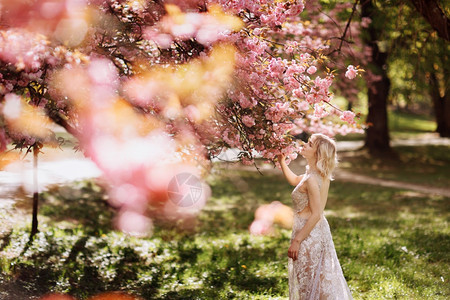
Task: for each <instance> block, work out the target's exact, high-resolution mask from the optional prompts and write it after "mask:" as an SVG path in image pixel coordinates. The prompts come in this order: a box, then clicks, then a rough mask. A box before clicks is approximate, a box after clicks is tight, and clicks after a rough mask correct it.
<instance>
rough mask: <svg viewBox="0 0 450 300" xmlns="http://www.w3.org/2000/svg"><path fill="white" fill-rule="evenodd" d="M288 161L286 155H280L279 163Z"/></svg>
mask: <svg viewBox="0 0 450 300" xmlns="http://www.w3.org/2000/svg"><path fill="white" fill-rule="evenodd" d="M285 159H286V156H285V155H283V154H279V155H278V161H279V162H282V161H284V160H285Z"/></svg>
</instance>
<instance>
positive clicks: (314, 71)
mask: <svg viewBox="0 0 450 300" xmlns="http://www.w3.org/2000/svg"><path fill="white" fill-rule="evenodd" d="M316 71H317V68H316V67H315V66H311V67H309V68H308V70H306V72H307V73H308V74H310V75H312V74H314V73H316Z"/></svg>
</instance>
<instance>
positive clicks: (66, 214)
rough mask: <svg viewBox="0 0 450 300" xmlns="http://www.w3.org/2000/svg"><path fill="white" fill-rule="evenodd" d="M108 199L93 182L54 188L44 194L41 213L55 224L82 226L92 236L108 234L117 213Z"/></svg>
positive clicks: (42, 195) (41, 198) (41, 200)
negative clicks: (65, 223) (64, 222)
mask: <svg viewBox="0 0 450 300" xmlns="http://www.w3.org/2000/svg"><path fill="white" fill-rule="evenodd" d="M105 197H106V196H105V191H104V190H103V189H102V188H101V187H100V186H98V185H97V184H96V183H95V182H94V181H81V182H76V183H72V184H70V185H59V186H54V187H53V188H51V189H49V190H48V191H46V192H44V193H43V194H41V196H40V208H39V214H40V215H42V216H45V217H48V218H49V219H50V221H51V222H52V223H54V224H56V223H60V222H63V221H66V222H67V223H70V224H75V225H81V226H83V227H84V228H85V230H86V231H87V232H89V233H91V234H101V233H105V232H108V231H110V230H112V218H113V217H114V213H115V210H114V209H113V208H112V207H111V206H109V205H108V203H107V202H106V198H105Z"/></svg>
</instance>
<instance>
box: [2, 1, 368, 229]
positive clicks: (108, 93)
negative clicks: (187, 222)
mask: <svg viewBox="0 0 450 300" xmlns="http://www.w3.org/2000/svg"><path fill="white" fill-rule="evenodd" d="M315 5H316V6H311V10H310V14H306V16H305V17H303V15H305V13H303V11H304V10H305V5H304V3H303V2H302V1H294V0H286V1H245V0H239V1H237V0H234V1H221V0H217V1H212V0H211V1H200V0H190V1H175V0H173V1H143V0H142V1H139V0H135V1H125V0H108V1H107V0H104V1H101V0H91V1H88V0H34V1H26V0H19V1H14V2H11V1H2V2H1V21H0V22H1V39H0V64H1V70H0V94H1V95H2V100H1V103H0V105H1V112H2V114H1V117H0V150H1V151H5V150H6V148H7V145H8V143H13V145H15V147H16V148H20V149H22V148H26V149H28V150H30V151H31V149H35V150H36V149H39V148H40V147H42V145H44V144H56V143H57V140H56V139H55V138H54V134H53V133H52V132H51V130H50V126H49V124H51V123H52V122H53V123H55V124H58V125H60V126H62V127H64V128H65V129H66V130H67V131H68V132H69V133H71V134H72V135H73V136H74V137H76V138H77V140H78V141H79V143H80V148H81V149H82V151H83V152H84V153H85V155H86V156H88V157H90V158H91V159H92V160H93V161H94V162H95V163H96V164H97V165H98V167H99V168H100V169H101V170H102V171H103V173H104V178H105V179H106V181H107V182H108V183H109V187H108V193H109V196H110V197H109V198H110V203H111V205H114V206H116V207H118V209H119V214H118V218H117V224H118V226H119V227H120V228H121V229H123V230H125V231H127V232H131V233H138V234H139V233H140V234H146V233H148V232H150V231H151V227H152V221H151V218H150V216H151V213H150V211H156V212H157V214H160V213H162V214H164V215H165V216H167V217H180V216H181V217H183V216H187V215H192V214H195V213H197V212H198V211H199V210H200V209H201V208H202V206H203V205H204V203H205V199H206V198H207V197H208V194H209V192H208V188H207V186H206V185H205V184H204V183H203V184H202V191H203V193H202V195H201V199H198V201H196V203H195V205H192V206H190V207H189V208H186V207H180V206H179V205H178V206H177V205H176V204H174V203H173V201H168V200H169V198H170V197H169V193H168V192H167V188H168V186H169V183H170V182H171V180H173V178H175V176H176V175H177V174H180V173H183V172H187V173H190V174H194V175H195V176H198V177H199V178H202V177H203V175H204V174H206V173H207V172H208V170H209V168H210V158H212V157H214V156H216V155H218V154H219V153H220V152H221V151H222V149H224V148H230V147H231V148H237V149H239V151H240V154H239V158H240V160H241V161H242V163H244V164H252V163H254V153H255V152H257V153H259V154H260V155H261V156H262V157H263V158H264V159H265V160H266V161H267V162H269V163H273V164H275V165H277V164H278V162H277V161H276V159H275V158H276V157H277V155H279V154H281V153H282V154H285V155H287V156H288V162H289V161H290V160H292V159H295V158H296V155H297V154H296V151H297V150H298V147H299V144H298V142H297V141H296V139H295V138H294V136H295V135H297V134H299V133H301V132H309V133H313V132H322V133H325V134H328V135H335V134H337V133H340V134H346V133H348V132H353V131H361V130H362V129H361V127H360V125H359V124H357V123H356V121H355V114H354V113H353V112H351V111H343V110H342V109H341V108H339V107H337V106H336V105H335V104H333V95H334V93H333V88H332V87H333V82H334V79H335V78H336V77H337V76H338V77H339V78H345V80H346V82H351V81H350V80H351V79H353V78H355V77H356V76H357V75H359V74H360V73H361V71H362V70H361V69H360V68H358V67H357V65H358V63H357V62H353V61H352V60H355V58H351V59H350V60H348V59H347V58H346V55H345V51H347V52H349V51H351V48H349V47H348V45H347V44H348V41H347V40H348V39H349V38H348V36H347V33H348V32H350V31H349V30H350V29H349V28H352V29H351V30H353V31H355V33H356V30H358V26H359V25H358V24H359V22H354V23H347V24H349V25H348V26H347V27H346V29H345V30H344V31H339V30H340V29H339V28H340V26H339V24H336V21H334V22H335V23H333V25H332V27H330V24H332V22H331V21H329V22H328V21H327V22H321V18H319V17H317V16H318V15H321V13H318V11H319V9H320V7H319V6H318V5H317V4H315ZM355 5H356V3H355ZM352 7H353V10H352ZM340 10H346V11H347V13H350V14H351V15H353V13H354V11H355V6H352V5H350V6H348V5H341V6H339V7H337V8H336V11H340ZM306 13H308V10H307V11H306ZM327 18H328V19H329V20H334V17H333V15H329V16H328V17H327ZM336 20H337V19H336ZM363 21H364V20H363ZM344 24H345V23H344ZM352 24H353V25H352ZM355 24H356V25H355ZM350 26H352V27H350ZM355 26H356V27H355ZM329 28H334V29H329ZM333 30H334V31H333ZM319 33H320V34H319ZM331 33H333V34H336V36H337V37H339V38H340V39H339V38H336V39H335V40H336V41H337V44H336V43H333V41H332V40H333V39H330V38H329V37H330V34H331ZM339 33H340V34H339ZM355 36H357V35H356V34H355ZM327 37H328V38H327ZM336 45H338V46H336ZM344 49H347V50H344ZM334 50H336V51H334ZM341 56H342V57H344V58H342V59H341V58H340V57H341ZM329 57H332V58H333V59H332V60H331V59H329ZM350 62H351V63H350ZM355 66H356V67H355ZM335 90H336V91H338V90H341V92H342V93H344V91H346V92H347V94H349V91H350V94H351V93H353V92H356V89H348V88H347V89H345V88H344V89H343V88H341V89H339V88H336V89H335ZM37 124H38V125H37ZM149 207H151V208H152V209H151V210H149Z"/></svg>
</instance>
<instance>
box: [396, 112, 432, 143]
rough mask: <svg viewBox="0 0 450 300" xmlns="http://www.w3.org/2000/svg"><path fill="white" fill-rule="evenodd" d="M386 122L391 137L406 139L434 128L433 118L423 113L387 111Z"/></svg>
mask: <svg viewBox="0 0 450 300" xmlns="http://www.w3.org/2000/svg"><path fill="white" fill-rule="evenodd" d="M388 122H389V124H388V125H389V131H390V134H391V137H392V138H398V139H406V138H411V137H416V136H420V134H423V133H429V132H434V131H435V130H436V122H435V121H434V119H433V118H432V117H430V116H425V115H418V114H411V113H405V112H400V111H389V114H388Z"/></svg>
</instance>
